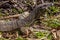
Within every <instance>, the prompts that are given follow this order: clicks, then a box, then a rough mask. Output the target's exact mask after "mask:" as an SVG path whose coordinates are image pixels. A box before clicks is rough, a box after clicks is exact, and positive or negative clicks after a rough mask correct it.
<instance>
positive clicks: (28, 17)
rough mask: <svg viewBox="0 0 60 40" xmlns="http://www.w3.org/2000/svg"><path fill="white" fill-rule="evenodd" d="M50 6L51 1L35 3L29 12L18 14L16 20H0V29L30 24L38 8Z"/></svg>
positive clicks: (9, 29)
mask: <svg viewBox="0 0 60 40" xmlns="http://www.w3.org/2000/svg"><path fill="white" fill-rule="evenodd" d="M50 6H52V3H44V4H40V5H37V6H36V7H35V8H34V9H33V10H32V11H31V12H24V13H22V14H21V15H19V19H18V20H13V21H8V22H6V21H3V22H2V21H0V31H11V30H14V29H17V28H20V27H25V25H26V24H28V23H29V24H30V23H31V22H32V21H33V20H34V19H35V16H36V15H37V12H38V10H40V9H44V8H46V7H50Z"/></svg>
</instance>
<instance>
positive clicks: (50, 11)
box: [46, 6, 59, 16]
mask: <svg viewBox="0 0 60 40" xmlns="http://www.w3.org/2000/svg"><path fill="white" fill-rule="evenodd" d="M46 11H47V12H48V13H47V14H49V15H50V16H53V15H54V14H56V13H57V12H59V8H58V7H56V6H51V7H49V8H48V9H47V10H46Z"/></svg>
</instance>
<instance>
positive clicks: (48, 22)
mask: <svg viewBox="0 0 60 40" xmlns="http://www.w3.org/2000/svg"><path fill="white" fill-rule="evenodd" d="M42 23H43V24H45V25H46V26H49V27H52V28H58V27H59V26H60V21H59V20H58V19H47V20H45V21H43V22H42Z"/></svg>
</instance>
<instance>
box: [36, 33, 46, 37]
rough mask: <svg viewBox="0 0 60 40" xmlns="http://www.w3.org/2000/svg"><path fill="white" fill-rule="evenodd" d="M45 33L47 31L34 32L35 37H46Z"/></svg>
mask: <svg viewBox="0 0 60 40" xmlns="http://www.w3.org/2000/svg"><path fill="white" fill-rule="evenodd" d="M46 35H47V32H37V33H36V34H35V36H36V37H37V38H43V37H46Z"/></svg>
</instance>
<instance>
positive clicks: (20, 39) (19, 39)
mask: <svg viewBox="0 0 60 40" xmlns="http://www.w3.org/2000/svg"><path fill="white" fill-rule="evenodd" d="M16 40H26V39H25V38H22V37H18V38H17V39H16Z"/></svg>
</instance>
